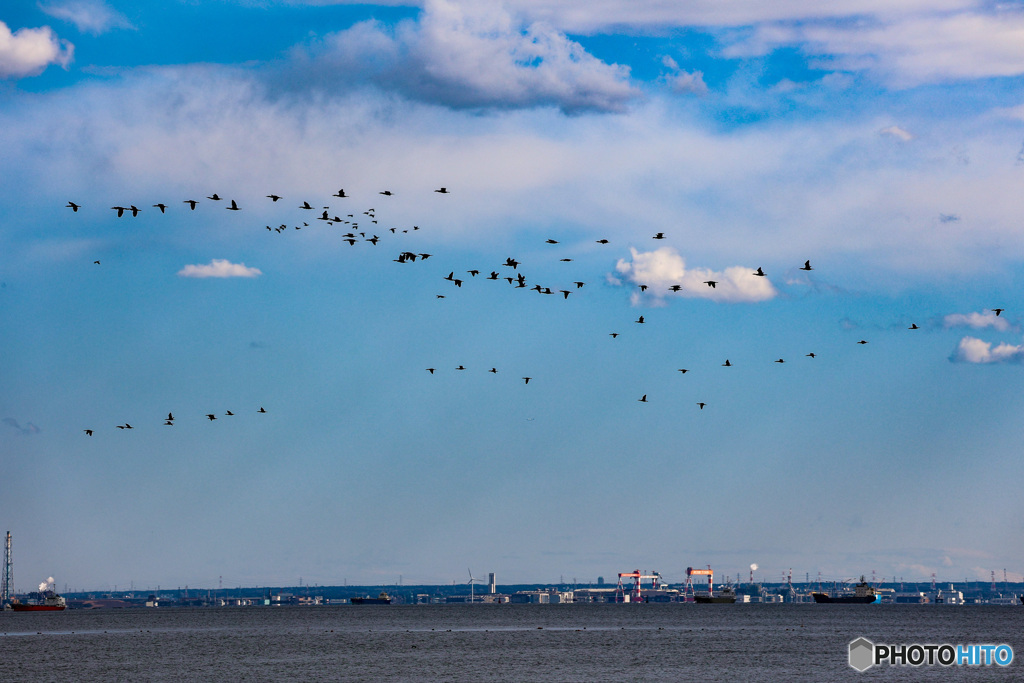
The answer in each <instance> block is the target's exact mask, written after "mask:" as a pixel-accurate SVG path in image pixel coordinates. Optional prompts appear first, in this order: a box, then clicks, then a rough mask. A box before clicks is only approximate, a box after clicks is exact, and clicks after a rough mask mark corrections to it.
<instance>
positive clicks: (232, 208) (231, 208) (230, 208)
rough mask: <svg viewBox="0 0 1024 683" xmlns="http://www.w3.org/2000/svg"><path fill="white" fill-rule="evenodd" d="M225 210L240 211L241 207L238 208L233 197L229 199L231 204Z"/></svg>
mask: <svg viewBox="0 0 1024 683" xmlns="http://www.w3.org/2000/svg"><path fill="white" fill-rule="evenodd" d="M227 210H228V211H241V209H239V208H238V204H235V200H234V199H232V200H231V206H229V207H227Z"/></svg>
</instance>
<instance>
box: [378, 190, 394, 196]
mask: <svg viewBox="0 0 1024 683" xmlns="http://www.w3.org/2000/svg"><path fill="white" fill-rule="evenodd" d="M377 194H382V195H384V196H385V197H390V196H391V190H384V191H383V192H378V193H377Z"/></svg>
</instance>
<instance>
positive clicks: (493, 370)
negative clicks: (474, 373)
mask: <svg viewBox="0 0 1024 683" xmlns="http://www.w3.org/2000/svg"><path fill="white" fill-rule="evenodd" d="M487 372H493V373H494V374H495V375H496V374H498V368H491V369H490V370H488V371H487Z"/></svg>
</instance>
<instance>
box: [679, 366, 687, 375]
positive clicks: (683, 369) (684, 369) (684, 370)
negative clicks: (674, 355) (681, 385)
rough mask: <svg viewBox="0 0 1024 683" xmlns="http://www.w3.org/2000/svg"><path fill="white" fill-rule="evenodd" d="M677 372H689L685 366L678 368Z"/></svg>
mask: <svg viewBox="0 0 1024 683" xmlns="http://www.w3.org/2000/svg"><path fill="white" fill-rule="evenodd" d="M679 372H681V373H683V374H684V375H685V374H686V373H688V372H689V370H687V369H686V368H679Z"/></svg>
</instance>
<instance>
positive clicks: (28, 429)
mask: <svg viewBox="0 0 1024 683" xmlns="http://www.w3.org/2000/svg"><path fill="white" fill-rule="evenodd" d="M3 423H4V424H5V425H8V426H10V427H13V428H14V429H16V430H17V431H18V432H19V433H21V434H24V435H26V436H31V435H33V434H38V433H39V432H41V431H42V430H41V429H39V427H37V426H35V425H34V424H32V423H31V422H28V423H26V424H25V426H22V425H21V423H19V422H18V421H17V420H15V419H14V418H13V417H5V418H4V419H3Z"/></svg>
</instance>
